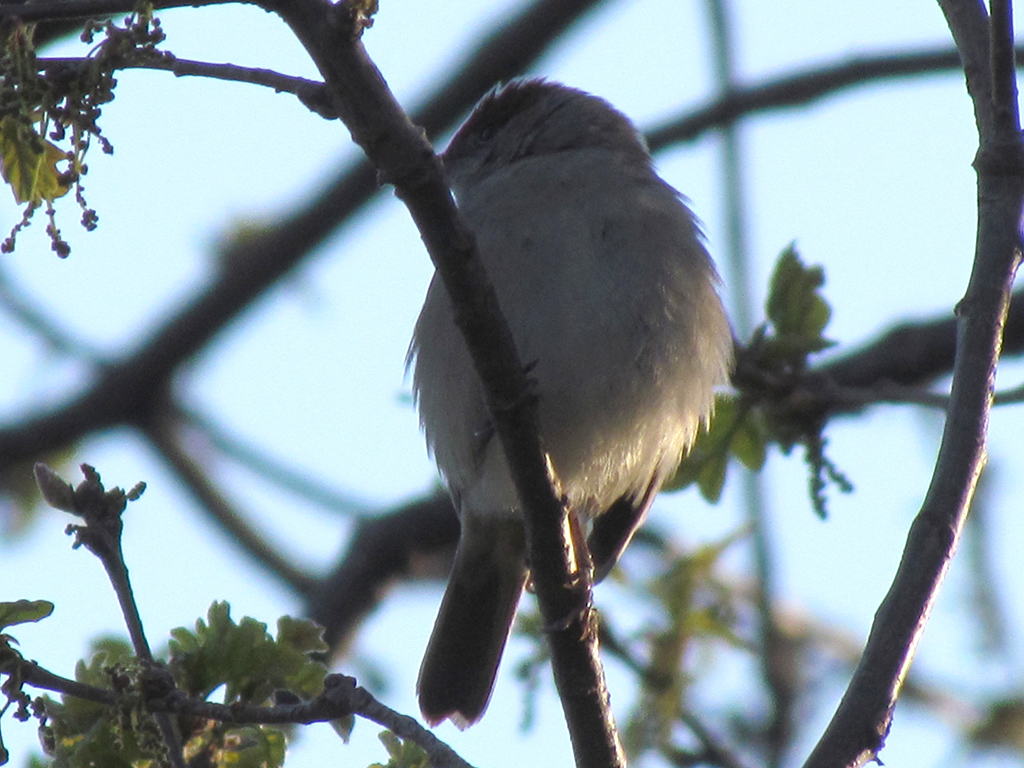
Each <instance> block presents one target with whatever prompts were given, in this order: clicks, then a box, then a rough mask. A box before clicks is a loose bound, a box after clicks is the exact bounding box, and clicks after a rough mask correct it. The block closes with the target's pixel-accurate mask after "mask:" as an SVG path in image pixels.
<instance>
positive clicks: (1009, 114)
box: [805, 0, 1024, 768]
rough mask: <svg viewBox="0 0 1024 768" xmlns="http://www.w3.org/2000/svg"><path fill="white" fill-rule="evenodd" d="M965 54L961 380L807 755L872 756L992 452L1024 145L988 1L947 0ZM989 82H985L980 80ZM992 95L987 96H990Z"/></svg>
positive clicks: (1003, 24)
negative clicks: (970, 188)
mask: <svg viewBox="0 0 1024 768" xmlns="http://www.w3.org/2000/svg"><path fill="white" fill-rule="evenodd" d="M940 4H941V5H942V7H943V11H944V12H945V13H946V18H947V21H948V23H949V25H950V28H951V29H952V30H953V35H954V38H955V39H956V41H957V45H958V47H959V49H960V51H961V56H962V58H963V60H964V63H965V69H966V73H967V78H968V91H969V92H970V94H971V97H972V99H973V100H974V107H975V114H976V116H977V122H978V132H979V136H980V149H979V153H978V160H977V162H976V168H977V171H978V186H979V189H978V201H979V216H978V240H977V251H976V254H975V261H974V268H973V270H972V273H971V279H970V282H969V284H968V287H967V293H966V295H965V297H964V299H963V301H962V302H961V303H960V306H959V310H958V317H959V322H958V327H957V354H956V363H955V366H954V370H953V386H952V392H951V396H950V405H949V409H948V412H947V419H946V426H945V429H944V431H943V436H942V444H941V447H940V449H939V456H938V458H937V460H936V466H935V471H934V474H933V476H932V482H931V485H930V486H929V488H928V493H927V495H926V497H925V500H924V503H923V505H922V507H921V511H920V513H919V514H918V516H917V518H916V519H915V520H914V523H913V525H912V526H911V529H910V534H909V536H908V538H907V543H906V547H905V549H904V553H903V559H902V561H901V563H900V567H899V570H898V571H897V574H896V577H895V579H894V581H893V584H892V587H891V588H890V590H889V593H888V594H887V595H886V598H885V600H884V601H883V602H882V605H881V606H880V607H879V609H878V612H877V614H876V616H875V622H874V624H873V625H872V628H871V633H870V635H869V637H868V642H867V646H866V647H865V649H864V654H863V656H862V657H861V661H860V663H859V665H858V667H857V670H856V672H855V673H854V676H853V679H852V680H851V681H850V685H849V687H848V688H847V691H846V694H845V696H844V697H843V700H842V702H841V703H840V705H839V709H838V710H837V711H836V713H835V716H834V717H833V719H832V722H831V723H830V724H829V727H828V729H827V730H826V731H825V733H824V735H823V736H822V738H821V740H820V741H819V742H818V745H817V746H816V747H815V749H814V751H813V752H812V754H811V756H810V757H809V758H808V760H807V763H806V764H805V765H806V766H808V767H811V766H813V767H814V768H817V767H818V766H822V767H824V766H836V765H851V766H854V765H858V766H859V765H863V764H864V763H866V762H867V761H869V760H872V759H874V758H875V757H876V756H877V754H878V751H879V749H880V748H881V746H882V744H883V743H884V740H885V736H886V734H887V733H888V730H889V725H890V722H891V719H892V712H893V709H894V707H895V704H896V699H897V697H898V695H899V692H900V688H901V686H902V684H903V681H904V679H905V677H906V674H907V671H908V669H909V667H910V662H911V660H912V659H913V656H914V651H915V649H916V647H917V643H918V641H919V640H920V637H921V633H922V632H923V630H924V625H925V623H926V621H927V619H928V615H929V613H930V611H931V607H932V604H933V603H934V600H935V597H936V595H937V593H938V589H939V587H940V585H941V584H942V581H943V578H944V576H945V573H946V570H947V568H948V567H949V563H950V560H951V558H952V556H953V554H954V552H955V550H956V545H957V542H958V539H959V536H960V532H961V530H962V528H963V525H964V521H965V520H966V517H967V512H968V509H969V507H970V503H971V498H972V496H973V492H974V488H975V485H976V483H977V479H978V475H979V473H980V472H981V468H982V466H983V464H984V461H985V439H986V431H987V425H988V414H989V409H990V407H991V403H992V390H993V386H994V380H995V368H996V361H997V359H998V357H999V351H1000V345H1001V343H1002V332H1003V325H1004V322H1005V318H1006V313H1007V310H1008V307H1009V301H1010V287H1011V286H1012V283H1013V277H1014V274H1015V273H1016V269H1017V266H1018V264H1019V261H1020V256H1021V242H1020V233H1019V227H1018V225H1019V221H1020V214H1021V208H1022V204H1024V145H1022V144H1021V140H1020V135H1019V132H1020V126H1019V125H1018V124H1016V123H1011V122H1010V121H1011V120H1015V119H1016V110H1015V108H1011V107H1010V106H1009V105H1008V104H1006V103H1005V100H1006V99H1008V98H1014V99H1015V97H1016V95H1015V92H1013V91H1014V89H1012V88H1009V87H1006V88H1002V89H995V90H993V89H992V88H991V87H989V86H988V84H989V83H991V82H993V81H995V82H1003V81H1005V80H1007V79H1011V80H1012V79H1013V78H1014V77H1015V75H1014V72H1013V57H1012V55H1011V56H1009V57H1005V56H1004V57H1000V56H995V57H993V59H992V61H993V63H999V64H1000V65H1001V66H1002V67H1004V68H1008V69H1009V71H1004V72H999V73H998V74H994V75H993V74H990V73H987V64H984V65H983V64H981V63H980V62H982V61H984V62H987V61H988V58H989V57H988V55H987V50H988V47H989V46H988V43H987V42H986V41H985V40H984V38H982V37H980V36H979V29H980V28H981V27H983V26H985V24H984V7H983V6H982V5H981V4H980V3H978V2H975V1H974V0H962V1H961V0H940ZM993 7H994V13H993V24H992V41H993V43H992V47H1004V48H1005V47H1006V46H1007V43H1006V40H1012V39H1013V33H1012V27H1011V26H1010V20H1011V18H1012V16H1011V14H1010V13H1009V3H1008V2H1005V3H1001V2H1000V3H993ZM982 83H983V84H984V85H982ZM993 93H994V95H995V97H996V99H997V100H995V99H992V98H990V94H993Z"/></svg>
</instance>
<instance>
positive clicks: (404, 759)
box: [370, 731, 431, 768]
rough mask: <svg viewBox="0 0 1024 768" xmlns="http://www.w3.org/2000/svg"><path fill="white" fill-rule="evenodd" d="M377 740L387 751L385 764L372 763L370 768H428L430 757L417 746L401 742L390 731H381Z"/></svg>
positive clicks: (409, 742) (408, 742)
mask: <svg viewBox="0 0 1024 768" xmlns="http://www.w3.org/2000/svg"><path fill="white" fill-rule="evenodd" d="M378 738H379V739H380V740H381V743H382V744H383V745H384V748H385V749H386V750H387V751H388V758H389V759H388V761H387V763H373V764H372V765H371V766H370V768H430V765H431V763H430V756H429V755H428V754H427V753H426V751H425V750H424V749H423V748H422V747H420V746H419V745H417V744H414V743H413V742H411V741H409V740H408V739H406V740H404V741H403V740H402V739H400V738H399V737H398V736H396V735H395V734H393V733H392V732H391V731H382V732H381V733H380V735H379V736H378Z"/></svg>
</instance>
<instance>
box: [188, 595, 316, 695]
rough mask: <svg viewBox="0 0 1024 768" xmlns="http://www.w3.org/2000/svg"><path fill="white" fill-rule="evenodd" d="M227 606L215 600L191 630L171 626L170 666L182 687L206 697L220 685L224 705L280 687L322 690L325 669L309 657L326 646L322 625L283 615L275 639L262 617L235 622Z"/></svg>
mask: <svg viewBox="0 0 1024 768" xmlns="http://www.w3.org/2000/svg"><path fill="white" fill-rule="evenodd" d="M230 611H231V608H230V606H229V605H228V604H227V603H223V602H218V603H214V604H213V605H211V606H210V609H209V611H208V612H207V618H206V621H205V622H204V621H203V620H201V619H200V620H199V621H197V622H196V625H195V630H188V629H185V628H184V627H179V628H177V629H174V630H172V632H171V638H172V639H171V641H170V643H169V654H170V658H169V662H168V666H169V667H170V669H171V672H172V674H174V676H175V679H176V680H177V681H178V684H179V685H180V686H181V687H182V688H183V689H184V690H185V691H187V692H188V693H189V694H190V695H193V696H200V697H203V698H205V697H207V696H209V695H210V694H211V693H212V692H213V691H214V690H216V689H217V688H219V687H221V686H224V688H225V692H224V703H225V704H232V703H235V702H240V703H245V704H263V703H264V702H266V701H268V700H269V699H270V697H271V696H272V695H273V693H274V691H276V690H278V689H282V688H285V689H288V690H290V691H292V692H294V693H296V694H297V695H299V696H302V697H305V698H311V697H313V696H315V695H317V694H318V693H320V691H321V690H322V689H323V678H324V674H325V672H326V670H325V668H324V666H323V665H322V664H320V663H319V662H317V661H314V660H313V659H312V658H311V654H313V653H317V652H322V651H323V650H325V648H326V646H325V645H324V643H323V640H322V638H321V633H322V631H323V630H322V629H321V628H320V627H318V626H317V625H316V624H314V623H313V622H310V621H305V620H298V619H290V618H283V619H281V620H280V621H279V622H278V637H277V638H276V639H275V638H273V637H271V636H270V634H269V633H268V632H267V625H266V624H264V623H263V622H260V621H256V620H255V619H251V618H248V617H245V618H243V619H242V620H241V621H239V622H238V623H235V621H234V620H233V619H232V618H231V613H230Z"/></svg>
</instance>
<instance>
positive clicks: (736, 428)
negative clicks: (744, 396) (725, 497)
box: [665, 395, 768, 504]
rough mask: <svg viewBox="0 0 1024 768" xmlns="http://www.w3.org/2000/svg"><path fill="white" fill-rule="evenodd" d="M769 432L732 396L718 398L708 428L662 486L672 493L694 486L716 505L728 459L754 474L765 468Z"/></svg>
mask: <svg viewBox="0 0 1024 768" xmlns="http://www.w3.org/2000/svg"><path fill="white" fill-rule="evenodd" d="M767 448H768V431H767V429H766V428H765V425H764V421H763V418H762V416H761V415H760V413H759V412H758V411H756V410H755V409H753V408H750V407H749V406H748V405H746V404H745V403H744V402H743V401H741V400H739V399H737V398H735V397H733V396H732V395H719V396H718V398H717V399H716V401H715V415H714V418H713V419H712V420H711V425H710V427H709V428H708V429H707V430H705V431H703V432H701V434H700V435H699V436H698V437H697V441H696V442H695V443H694V445H693V447H692V449H691V450H690V453H689V455H687V456H686V458H684V459H683V462H682V463H681V464H680V465H679V469H678V470H677V471H676V475H675V477H673V478H672V479H671V480H670V481H669V482H668V483H666V484H665V490H667V491H672V490H678V489H680V488H685V487H686V486H688V485H691V484H693V483H696V484H697V487H698V489H700V492H701V495H702V496H703V497H704V498H705V499H707V500H708V501H710V502H711V503H713V504H714V503H717V502H718V500H719V499H720V498H721V495H722V488H723V487H724V486H725V478H726V474H727V472H728V468H729V458H730V456H735V457H736V458H737V459H738V460H739V461H740V462H741V463H742V464H743V465H744V466H745V467H747V468H748V469H752V470H754V471H757V470H760V469H761V467H763V466H764V461H765V456H766V454H767Z"/></svg>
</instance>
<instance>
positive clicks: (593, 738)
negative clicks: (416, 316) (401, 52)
mask: <svg viewBox="0 0 1024 768" xmlns="http://www.w3.org/2000/svg"><path fill="white" fill-rule="evenodd" d="M271 7H272V8H273V9H274V10H276V11H277V12H278V13H279V14H281V16H282V17H283V18H284V19H285V21H287V22H288V24H289V26H290V27H291V28H292V30H293V31H294V32H295V34H296V36H297V37H298V38H299V40H300V41H301V42H302V44H303V46H304V47H305V48H306V50H307V51H308V52H309V54H310V55H311V56H312V58H313V60H314V61H315V62H316V65H317V67H318V68H319V69H320V72H321V74H322V75H323V77H324V80H325V82H326V83H327V85H328V88H329V89H330V90H331V91H332V93H333V94H335V96H336V100H335V106H336V107H337V110H338V113H339V114H340V115H341V117H342V120H344V122H345V124H346V126H347V127H348V128H349V130H350V131H351V133H352V138H353V139H354V140H355V141H356V143H357V144H359V146H360V147H362V148H363V150H364V151H365V152H366V154H367V156H368V157H369V158H370V160H371V161H372V162H373V164H374V165H375V166H376V167H377V168H378V170H379V172H380V174H381V176H382V177H383V178H384V179H386V180H387V181H389V182H391V183H393V184H394V185H395V191H396V194H397V195H398V197H399V198H400V199H401V200H402V202H403V203H405V205H406V207H407V208H408V210H409V213H410V214H411V216H412V218H413V220H414V221H415V222H416V226H417V228H418V229H419V232H420V235H421V236H422V238H423V241H424V243H425V244H426V246H427V250H428V252H429V253H430V257H431V260H432V261H433V262H434V266H435V268H436V269H437V273H438V275H439V276H440V277H441V279H442V281H443V283H444V286H445V289H446V291H447V294H448V296H449V297H450V298H451V301H452V306H453V309H454V312H455V321H456V324H457V325H458V326H459V328H460V330H461V331H462V334H463V336H464V337H465V339H466V344H467V347H468V348H469V351H470V354H471V356H472V358H473V363H474V367H475V369H476V372H477V374H478V376H479V377H480V380H481V383H482V384H483V385H484V390H485V393H486V395H487V404H488V408H489V410H490V412H491V415H492V417H493V418H494V422H495V426H496V429H497V432H498V436H499V438H500V439H501V443H502V447H503V448H504V453H505V456H506V457H507V458H508V461H509V465H510V467H511V470H512V476H513V479H514V481H515V484H516V489H517V491H518V495H519V498H520V499H521V500H522V502H523V506H524V512H525V515H524V517H525V522H526V530H527V541H528V543H529V553H530V562H531V573H532V577H533V582H534V585H535V588H536V593H537V596H538V600H539V602H540V607H541V613H542V615H543V616H544V619H545V621H546V623H547V624H548V625H549V626H550V627H552V628H553V629H552V631H551V633H550V634H549V646H550V648H551V652H552V666H553V668H554V672H555V682H556V685H557V687H558V690H559V695H560V697H561V700H562V706H563V710H564V712H565V716H566V721H567V724H568V726H569V734H570V737H571V740H572V744H573V751H574V754H575V757H576V764H577V766H580V768H611V767H613V766H617V765H624V760H625V758H624V755H623V752H622V747H621V745H620V744H619V740H618V733H617V731H616V729H615V726H614V722H613V721H612V717H611V714H610V709H609V706H608V696H607V689H606V686H605V683H604V674H603V670H602V668H601V664H600V660H599V658H598V653H597V632H596V615H595V614H594V611H593V609H592V607H591V605H590V591H589V585H587V584H585V578H584V583H582V584H581V583H580V577H579V574H578V572H577V568H576V564H575V562H574V560H573V559H572V558H571V556H570V553H571V545H570V544H569V543H568V526H567V524H566V522H567V517H566V510H565V508H564V506H563V504H562V502H561V500H560V498H559V494H558V493H557V491H556V488H555V483H556V481H555V480H554V479H553V478H552V477H551V476H550V474H549V466H548V464H547V462H546V460H545V454H544V450H543V448H542V446H541V441H540V437H539V429H538V417H537V403H536V399H535V398H534V397H533V396H532V395H531V394H530V391H529V386H528V383H527V379H526V375H525V371H524V369H523V367H522V364H521V362H520V361H519V358H518V354H517V352H516V348H515V343H514V341H513V339H512V335H511V333H510V331H509V329H508V326H507V324H506V323H505V321H504V318H503V317H502V315H501V312H500V309H499V307H498V302H497V298H496V297H495V294H494V290H493V287H492V286H491V284H490V281H489V280H488V278H487V275H486V273H485V272H484V270H483V266H482V264H481V263H480V259H479V257H478V255H477V254H476V251H475V243H474V238H473V233H472V232H471V231H470V230H469V229H468V227H467V226H466V225H465V223H464V222H463V221H462V219H461V217H460V215H459V213H458V211H457V210H456V208H455V203H454V200H453V199H452V196H451V193H450V192H449V191H448V187H447V183H446V180H445V177H444V173H443V170H442V168H441V165H440V162H439V160H438V159H437V157H436V156H435V155H434V154H433V152H432V150H431V147H430V145H429V144H427V142H426V140H425V138H424V137H423V136H422V134H421V133H420V132H418V131H417V130H416V128H415V126H413V125H412V124H411V123H410V122H409V120H408V118H407V117H406V115H405V113H404V112H403V111H402V110H401V107H400V106H399V105H398V104H397V102H396V101H395V100H394V98H393V97H392V95H391V94H390V92H389V91H388V89H387V86H386V85H385V83H384V81H383V78H382V77H381V75H380V73H379V72H378V71H377V69H376V67H375V66H374V65H373V63H372V62H371V61H370V60H369V58H368V57H367V55H366V52H365V49H364V48H363V46H362V44H361V42H360V40H359V38H358V30H353V29H351V28H350V27H347V26H346V18H345V16H344V14H345V11H346V8H345V7H344V6H337V7H335V6H330V5H328V4H327V3H325V2H323V1H322V0H302V2H299V1H298V0H292V1H291V2H287V3H284V2H282V3H281V4H280V5H276V6H271ZM556 627H557V628H556Z"/></svg>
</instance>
